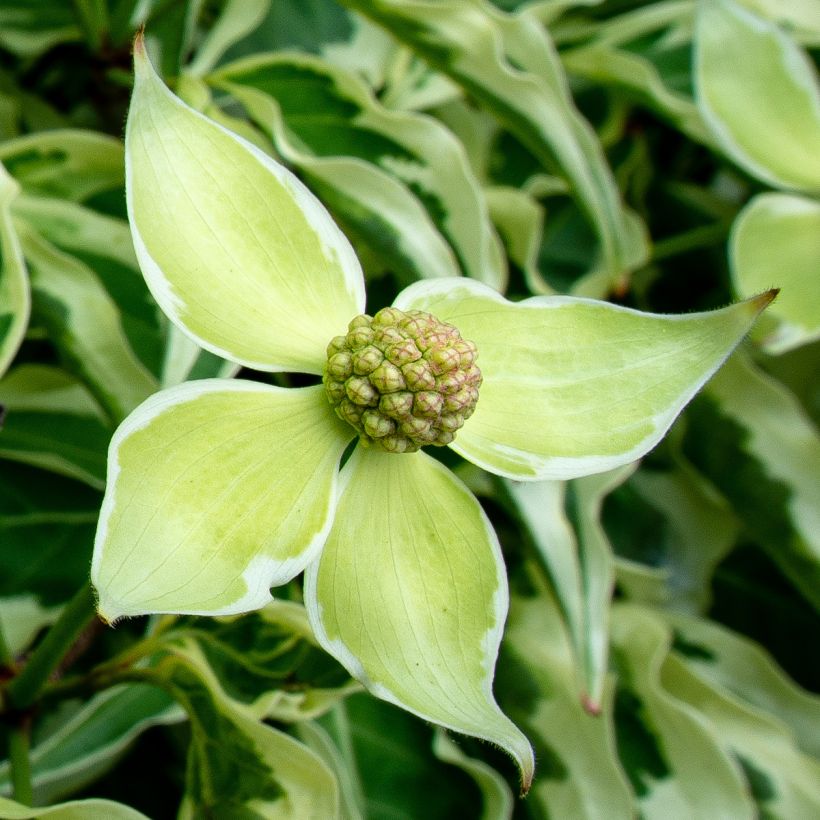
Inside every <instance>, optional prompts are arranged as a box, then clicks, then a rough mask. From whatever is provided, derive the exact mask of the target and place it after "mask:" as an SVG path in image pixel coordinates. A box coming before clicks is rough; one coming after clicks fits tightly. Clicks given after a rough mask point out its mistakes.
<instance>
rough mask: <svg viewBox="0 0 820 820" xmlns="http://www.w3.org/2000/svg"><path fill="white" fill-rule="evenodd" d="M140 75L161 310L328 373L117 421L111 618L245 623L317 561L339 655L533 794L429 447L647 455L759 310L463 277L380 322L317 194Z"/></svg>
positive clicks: (495, 602) (245, 384)
mask: <svg viewBox="0 0 820 820" xmlns="http://www.w3.org/2000/svg"><path fill="white" fill-rule="evenodd" d="M135 66H136V79H135V90H134V96H133V99H132V102H131V108H130V112H129V118H128V125H127V132H126V182H127V199H128V211H129V219H130V224H131V228H132V233H133V239H134V245H135V248H136V252H137V256H138V259H139V262H140V266H141V269H142V271H143V273H144V275H145V278H146V280H147V282H148V285H149V287H150V289H151V291H152V293H153V294H154V296H155V298H156V300H157V302H158V303H159V305H160V306H161V308H162V309H163V310H164V311H165V313H166V314H167V315H168V316H169V318H170V319H171V320H172V321H173V322H175V323H176V324H177V325H178V326H179V327H180V328H181V329H182V330H183V331H185V332H186V333H187V334H188V335H189V336H190V337H192V338H193V339H194V340H196V341H197V342H198V343H199V344H200V345H201V346H202V347H204V348H206V349H209V350H211V351H213V352H215V353H218V354H219V355H220V356H223V357H225V358H227V359H230V360H232V361H234V362H237V363H239V364H242V365H244V366H246V367H250V368H256V369H258V370H263V371H295V372H300V373H305V374H314V375H315V376H317V377H322V383H317V384H314V385H311V386H307V387H299V388H280V387H274V386H269V385H267V384H263V383H260V382H256V381H248V380H242V379H233V380H231V379H225V380H222V379H210V380H204V381H194V382H189V383H186V384H182V385H179V386H177V387H173V388H170V389H167V390H164V391H161V392H159V393H157V394H155V395H154V396H152V397H151V398H149V399H148V400H147V401H146V402H144V403H143V404H142V405H141V406H140V407H138V408H137V409H136V410H135V411H134V412H133V413H132V414H131V415H130V416H129V417H128V418H127V419H126V420H125V421H124V422H123V423H122V425H121V426H120V427H119V429H118V430H117V432H116V434H115V435H114V438H113V440H112V443H111V448H110V452H109V466H108V470H109V476H108V486H107V490H106V495H105V499H104V501H103V506H102V511H101V516H100V522H99V528H98V532H97V538H96V542H95V549H94V560H93V566H92V580H93V582H94V585H95V587H96V590H97V593H98V596H99V611H100V613H101V615H102V616H103V617H104V618H105V619H107V620H108V621H114V620H116V619H117V618H120V617H121V616H128V615H138V614H144V613H192V614H200V615H224V614H231V613H240V612H246V611H248V610H252V609H256V608H259V607H262V606H263V605H265V604H266V603H267V602H268V601H269V600H270V597H271V596H270V588H271V587H273V586H277V585H280V584H283V583H285V582H286V581H288V580H290V579H291V578H293V577H294V576H296V575H297V574H298V573H300V572H302V571H303V570H304V571H305V589H304V596H305V604H306V607H307V610H308V613H309V616H310V620H311V624H312V627H313V629H314V631H315V633H316V636H317V638H318V640H319V641H320V642H321V644H322V645H323V646H324V647H325V648H326V649H327V651H328V652H330V653H331V654H332V655H334V656H335V657H336V658H337V659H338V660H339V661H341V663H343V664H344V665H345V666H346V667H347V669H348V670H349V671H350V672H351V673H352V674H353V675H354V676H356V677H357V678H358V679H359V680H361V681H362V682H363V683H364V684H365V685H366V686H367V687H368V688H369V689H370V691H372V692H373V693H374V694H376V695H377V696H379V697H382V698H384V699H386V700H389V701H392V702H393V703H396V704H398V705H400V706H402V707H403V708H405V709H407V710H409V711H411V712H413V713H415V714H417V715H420V716H421V717H423V718H425V719H427V720H430V721H433V722H435V723H438V724H440V725H442V726H445V727H449V728H451V729H454V730H457V731H459V732H463V733H466V734H469V735H473V736H476V737H479V738H484V739H487V740H490V741H492V742H494V743H496V744H498V745H500V746H501V747H503V748H504V749H506V750H507V751H508V752H509V753H510V754H511V755H512V756H513V757H514V759H515V760H516V761H517V763H518V765H519V767H520V769H521V773H522V780H523V783H524V785H525V787H526V786H527V785H528V784H529V782H530V779H531V777H532V771H533V756H532V751H531V747H530V744H529V742H528V741H527V739H526V737H525V736H524V735H523V734H522V732H521V731H520V730H519V729H518V728H517V727H516V726H515V725H514V724H513V723H512V722H511V721H510V720H509V719H508V718H507V717H506V716H505V715H504V714H503V713H502V712H501V710H500V709H499V708H498V706H497V705H496V703H495V701H494V699H493V694H492V678H493V672H494V666H495V661H496V656H497V653H498V647H499V643H500V640H501V635H502V630H503V626H504V620H505V617H506V611H507V589H506V575H505V570H504V564H503V561H502V556H501V550H500V548H499V544H498V540H497V538H496V535H495V533H494V532H493V529H492V527H491V525H490V523H489V521H488V519H487V517H486V515H485V514H484V512H483V511H482V509H481V507H480V506H479V504H478V502H477V501H476V499H475V498H474V497H473V496H472V494H471V493H470V492H469V491H468V489H467V488H466V487H465V486H464V484H462V483H461V482H460V481H459V480H458V478H456V476H455V475H454V474H453V473H452V472H450V470H449V469H447V468H446V467H445V466H444V465H443V464H442V462H441V461H439V460H437V459H436V458H434V457H433V456H431V455H430V454H429V453H428V452H425V451H424V450H422V449H421V448H422V447H423V446H426V445H428V444H429V445H431V446H433V445H439V446H442V445H446V446H449V447H451V448H452V449H453V450H454V451H455V452H456V453H458V454H459V455H461V456H463V457H464V458H465V459H467V460H469V461H471V462H473V463H474V464H476V465H478V466H479V467H482V468H484V469H486V470H489V471H491V472H493V473H495V474H497V475H501V476H507V477H510V478H513V479H519V480H538V479H545V478H561V479H566V478H571V477H574V476H581V475H586V474H589V473H593V472H598V471H603V470H607V469H610V468H613V467H615V466H617V465H620V464H624V463H626V462H629V461H632V460H634V459H637V458H638V457H640V456H641V455H642V454H643V453H645V452H646V451H647V450H648V449H650V448H651V447H652V446H654V445H655V444H656V443H657V442H658V441H659V439H660V438H661V437H662V436H663V435H664V433H665V431H666V430H667V429H668V427H669V425H670V424H671V423H672V421H673V420H674V418H675V416H676V415H677V414H678V413H679V412H680V410H681V408H682V407H683V406H684V405H685V403H686V402H687V401H688V400H689V399H690V398H691V397H692V395H693V394H694V393H695V392H696V390H697V389H698V388H699V387H700V386H701V385H702V384H703V382H704V381H705V380H706V379H707V378H708V377H709V376H710V375H711V374H712V373H713V372H714V370H715V369H716V368H717V367H718V366H719V365H720V363H721V362H722V361H723V360H724V358H725V357H726V356H727V355H728V354H729V352H730V351H731V350H732V348H733V347H734V345H735V344H736V343H737V342H738V341H739V340H740V339H741V338H742V337H743V335H744V334H745V333H746V331H747V330H748V328H749V326H750V324H751V322H752V321H753V319H754V317H755V315H756V314H757V313H758V312H759V311H760V310H761V309H762V307H764V306H765V304H766V303H767V301H768V297H760V298H758V299H757V300H751V301H750V302H747V303H741V304H739V305H735V306H732V307H729V308H726V309H723V310H719V311H714V312H712V313H704V314H692V315H689V316H684V317H669V316H657V315H649V314H640V313H638V312H635V311H632V310H627V309H624V308H620V307H616V306H613V305H609V304H606V303H603V302H594V301H591V300H586V299H575V298H568V297H560V296H557V297H536V298H532V299H528V300H525V301H523V302H519V303H512V302H510V301H507V300H506V299H505V298H504V297H502V296H501V295H499V294H498V293H496V292H495V291H493V290H491V289H490V288H488V287H487V286H485V285H482V284H480V283H478V282H475V281H472V280H469V279H466V278H460V279H440V280H428V281H422V282H418V283H415V284H413V285H411V286H410V287H408V288H406V289H405V290H404V291H402V292H401V293H400V294H399V295H398V297H397V299H396V300H395V302H394V304H393V306H392V307H389V308H386V309H382V310H380V311H377V312H376V313H375V315H373V316H368V315H367V314H365V313H364V309H365V288H364V279H363V276H362V272H361V269H360V266H359V263H358V260H357V258H356V255H355V253H354V251H353V250H352V248H351V246H350V244H349V243H348V241H347V239H346V238H345V236H344V235H343V234H342V232H341V231H340V230H339V229H338V228H337V227H336V225H335V224H334V222H333V221H332V219H331V217H330V216H329V214H328V213H327V212H326V211H325V209H324V207H323V206H322V205H321V204H320V203H319V202H318V200H317V199H315V198H314V196H313V195H312V194H311V193H310V192H309V191H308V190H307V188H305V187H304V185H302V183H301V182H299V181H298V180H297V179H296V178H295V177H294V176H293V175H292V174H291V173H290V172H289V171H287V170H286V169H284V168H283V167H282V166H281V165H279V164H278V163H277V162H275V161H274V160H273V159H271V157H269V156H267V155H266V154H265V153H264V152H262V151H260V150H259V149H258V148H256V147H254V146H252V145H251V144H249V143H247V142H245V141H244V140H242V139H241V138H239V137H237V136H236V135H235V134H233V133H231V132H229V131H228V130H226V129H225V128H223V127H221V126H220V125H218V124H216V123H215V122H213V121H211V120H209V119H207V118H206V117H204V116H203V115H201V114H199V113H197V112H196V111H194V110H192V109H191V108H189V107H188V106H187V105H185V104H184V103H183V102H182V101H181V100H179V99H178V98H177V97H175V96H174V95H173V94H172V93H171V92H170V91H169V90H168V89H167V88H166V87H165V86H164V85H163V84H162V82H161V80H160V79H159V78H158V77H157V75H156V74H155V73H154V71H153V69H152V67H151V65H150V63H149V61H148V59H147V57H146V55H145V51H144V46H143V44H142V42H141V40H139V39H138V41H137V43H136V46H135ZM317 381H318V380H317ZM354 441H355V442H356V446H355V448H353V449H352V452H350V445H351V443H352V442H354Z"/></svg>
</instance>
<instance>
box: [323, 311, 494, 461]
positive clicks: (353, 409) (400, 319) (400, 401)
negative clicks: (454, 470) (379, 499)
mask: <svg viewBox="0 0 820 820" xmlns="http://www.w3.org/2000/svg"><path fill="white" fill-rule="evenodd" d="M476 355H477V353H476V346H475V345H474V344H473V343H472V342H468V341H466V340H465V339H462V338H461V334H460V333H459V332H458V330H457V329H456V328H455V327H453V326H452V325H448V324H446V323H445V322H440V321H439V320H438V319H436V318H435V316H431V315H430V314H429V313H425V312H424V311H421V310H408V311H402V310H398V308H393V307H388V308H384V309H382V310H380V311H379V312H378V313H377V314H376V315H375V316H372V317H371V316H367V315H362V316H357V317H356V318H355V319H353V321H352V322H351V323H350V325H349V326H348V332H347V335H346V336H337V337H336V338H334V339H333V340H332V341H331V342H330V344H329V345H328V347H327V364H326V365H325V372H324V376H323V381H324V384H325V390H326V391H327V395H328V398H329V399H330V403H331V404H332V405H333V407H334V409H335V410H336V414H337V415H338V416H339V418H341V419H344V420H345V421H346V422H348V423H349V424H351V425H352V426H353V427H355V428H356V430H357V431H358V433H359V438H360V439H361V441H362V442H363V443H364V444H366V445H374V446H378V447H381V448H382V449H383V450H386V451H387V452H389V453H412V452H415V451H416V450H418V449H419V447H424V446H425V445H428V444H434V445H437V446H443V445H445V444H449V443H450V442H451V441H452V440H453V439H454V438H455V434H456V431H457V430H458V429H459V428H460V427H461V426H462V425H463V424H464V421H465V420H466V419H468V418H469V417H470V416H471V415H472V412H473V410H475V405H476V402H477V401H478V388H479V387H480V386H481V371H480V370H479V369H478V367H476V364H475V360H476Z"/></svg>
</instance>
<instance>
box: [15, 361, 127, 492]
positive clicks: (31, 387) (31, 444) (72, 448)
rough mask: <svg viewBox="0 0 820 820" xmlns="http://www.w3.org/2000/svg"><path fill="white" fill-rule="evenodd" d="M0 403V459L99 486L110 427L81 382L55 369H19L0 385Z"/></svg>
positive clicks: (34, 366) (26, 366) (27, 366)
mask: <svg viewBox="0 0 820 820" xmlns="http://www.w3.org/2000/svg"><path fill="white" fill-rule="evenodd" d="M0 404H2V405H3V406H4V407H5V408H6V418H5V420H4V422H3V431H2V434H0V457H2V458H7V459H13V460H14V461H21V462H23V463H26V464H32V465H34V466H37V467H42V468H43V469H46V470H53V471H54V472H56V473H60V474H62V475H66V476H70V477H71V478H76V479H79V480H80V481H84V482H85V483H86V484H88V485H90V486H91V487H94V488H96V489H100V490H101V489H102V488H103V486H104V485H105V453H106V449H107V448H108V442H109V440H110V438H111V428H110V427H109V426H108V420H107V419H106V417H105V414H104V413H103V411H102V410H101V409H100V406H99V405H98V404H97V402H96V401H95V400H94V399H93V398H92V396H91V395H90V394H89V392H88V390H87V389H86V387H85V386H84V385H83V384H82V383H81V382H79V381H78V380H77V379H75V378H74V377H73V376H71V375H69V374H68V373H65V372H64V371H62V370H59V369H58V368H56V367H50V366H48V365H42V364H24V365H20V366H18V367H16V368H14V369H13V370H12V371H11V372H10V373H9V374H8V375H6V377H5V378H4V379H3V380H2V381H0Z"/></svg>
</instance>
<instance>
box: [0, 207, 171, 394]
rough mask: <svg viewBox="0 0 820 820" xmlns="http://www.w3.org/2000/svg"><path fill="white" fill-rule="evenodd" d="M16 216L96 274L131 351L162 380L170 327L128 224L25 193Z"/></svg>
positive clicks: (91, 211)
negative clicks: (142, 269) (148, 281)
mask: <svg viewBox="0 0 820 820" xmlns="http://www.w3.org/2000/svg"><path fill="white" fill-rule="evenodd" d="M14 214H15V216H16V217H19V218H22V219H24V220H25V222H26V223H28V225H30V226H31V227H32V228H33V229H34V230H35V231H36V232H37V234H39V235H40V236H41V237H43V239H45V240H47V241H48V242H49V243H51V245H53V246H55V247H56V248H57V250H58V251H60V252H64V253H65V254H67V255H68V257H70V260H69V261H68V263H67V264H68V265H69V266H70V267H72V268H76V266H77V263H78V262H79V263H82V265H83V266H85V267H87V268H90V269H91V270H92V271H93V273H94V274H95V275H96V278H97V279H98V280H99V282H100V283H101V284H102V285H103V286H104V288H105V290H106V291H107V292H108V295H109V296H110V297H111V299H112V300H113V301H114V303H115V304H116V307H117V308H118V309H119V312H120V318H119V324H120V325H121V326H122V332H123V334H124V335H125V337H126V339H127V341H128V344H129V345H130V347H131V349H132V350H133V352H134V353H135V354H136V355H137V357H138V358H139V360H140V362H141V363H142V364H143V365H144V366H145V367H146V368H147V369H148V370H149V371H151V373H152V374H154V375H158V374H159V371H160V364H161V361H162V352H163V351H162V347H163V342H164V337H165V332H166V326H167V325H168V324H170V323H169V322H167V321H166V320H165V317H164V316H163V314H162V311H160V309H159V308H158V307H157V303H156V302H155V301H154V299H153V298H152V297H151V294H150V293H149V292H148V287H147V286H146V284H145V280H144V279H143V277H142V274H141V273H140V269H139V266H138V265H137V258H136V255H135V254H134V245H133V243H132V241H131V231H130V230H129V228H128V222H126V221H125V220H124V219H118V218H115V217H111V216H106V215H104V214H101V213H98V212H97V211H95V210H93V209H91V208H88V207H85V206H84V205H80V204H78V203H76V202H70V201H67V200H64V199H55V198H52V197H43V196H31V195H26V194H24V195H22V196H21V197H19V198H18V200H17V201H16V202H15V203H14ZM90 299H91V297H90V296H89V297H87V299H86V301H89V300H90ZM89 335H91V334H90V333H89ZM124 378H125V377H124ZM126 381H127V379H126ZM142 398H144V396H141V397H140V400H141V399H142Z"/></svg>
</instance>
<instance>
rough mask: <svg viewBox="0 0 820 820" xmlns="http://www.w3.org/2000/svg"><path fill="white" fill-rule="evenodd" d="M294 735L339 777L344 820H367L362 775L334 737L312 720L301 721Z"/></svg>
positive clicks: (295, 726) (295, 727)
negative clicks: (355, 770) (363, 808)
mask: <svg viewBox="0 0 820 820" xmlns="http://www.w3.org/2000/svg"><path fill="white" fill-rule="evenodd" d="M293 731H294V733H295V734H296V737H297V738H299V740H301V741H302V743H304V744H305V746H307V747H308V748H309V749H310V750H311V751H312V752H313V753H314V754H316V755H318V756H319V757H320V758H322V760H323V761H324V762H325V765H326V766H327V767H328V768H329V769H330V770H331V771H332V772H333V774H334V775H335V776H336V782H337V783H338V784H339V802H340V804H341V809H342V817H344V818H345V820H365V814H364V811H363V810H362V806H363V805H364V795H363V793H362V789H361V784H360V783H359V780H358V772H354V771H353V766H352V765H351V761H350V760H349V759H347V758H346V756H345V755H344V754H343V753H342V751H341V750H340V749H338V748H337V746H336V744H335V743H334V742H333V738H332V737H331V736H330V733H329V732H328V731H327V730H326V729H325V728H324V727H323V726H321V725H320V724H318V723H316V722H315V721H312V720H302V721H299V722H298V723H296V724H295V725H294V727H293Z"/></svg>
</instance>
